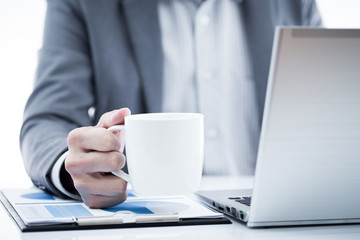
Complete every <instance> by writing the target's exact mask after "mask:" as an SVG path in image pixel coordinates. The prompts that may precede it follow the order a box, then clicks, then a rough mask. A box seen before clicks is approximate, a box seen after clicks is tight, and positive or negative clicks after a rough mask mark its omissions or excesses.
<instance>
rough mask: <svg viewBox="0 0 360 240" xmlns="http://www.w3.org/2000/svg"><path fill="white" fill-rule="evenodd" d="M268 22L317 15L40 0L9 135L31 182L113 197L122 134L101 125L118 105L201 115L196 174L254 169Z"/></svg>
mask: <svg viewBox="0 0 360 240" xmlns="http://www.w3.org/2000/svg"><path fill="white" fill-rule="evenodd" d="M278 25H304V26H310V25H311V26H319V25H321V18H320V16H319V13H318V11H317V8H316V4H315V2H314V1H313V0H206V1H202V0H107V1H96V0H61V1H60V0H49V1H48V8H47V15H46V21H45V30H44V39H43V46H42V49H41V50H40V52H39V63H38V69H37V74H36V79H35V85H34V90H33V93H32V94H31V96H30V98H29V100H28V103H27V105H26V108H25V112H24V122H23V126H22V129H21V136H20V144H21V150H22V155H23V159H24V164H25V168H26V170H27V172H28V174H29V176H30V177H31V179H32V181H33V183H34V184H35V185H36V186H38V187H39V188H41V189H44V190H46V191H48V192H51V193H52V194H55V195H58V196H60V197H71V198H77V199H80V198H81V199H82V200H83V201H84V202H85V203H86V204H87V205H88V206H90V207H94V208H100V207H107V206H113V205H115V204H118V203H121V202H122V201H124V200H125V199H126V183H125V182H124V181H123V180H121V179H119V178H117V177H115V176H113V175H112V174H109V172H111V171H114V170H119V169H121V168H123V167H124V166H125V156H124V155H123V153H122V149H123V145H124V144H123V140H122V138H121V136H118V135H114V134H112V133H110V132H109V131H107V130H106V129H107V128H108V127H110V126H112V125H116V124H121V123H123V121H124V117H125V116H126V115H129V114H130V110H131V112H132V113H146V112H201V113H204V115H205V162H204V171H203V172H204V174H226V175H252V174H254V169H255V164H256V152H257V146H258V141H259V134H260V125H261V119H262V111H263V107H264V99H265V90H266V85H267V75H268V70H269V63H270V56H271V49H272V41H273V37H274V31H275V28H276V26H278ZM154 137H155V136H154ZM189 167H191V166H189Z"/></svg>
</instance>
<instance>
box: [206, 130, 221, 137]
mask: <svg viewBox="0 0 360 240" xmlns="http://www.w3.org/2000/svg"><path fill="white" fill-rule="evenodd" d="M206 135H207V137H208V138H209V139H215V138H217V136H218V135H219V132H218V130H217V129H216V128H210V129H209V130H208V131H207V134H206Z"/></svg>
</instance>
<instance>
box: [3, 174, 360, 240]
mask: <svg viewBox="0 0 360 240" xmlns="http://www.w3.org/2000/svg"><path fill="white" fill-rule="evenodd" d="M239 186H241V187H251V186H252V179H251V178H224V177H211V178H209V177H207V178H204V180H203V182H202V186H201V189H202V190H205V189H225V188H228V189H231V188H236V187H239ZM0 236H1V239H11V240H18V239H22V240H45V239H46V240H48V239H51V240H60V239H61V240H68V239H69V240H95V239H96V240H97V239H101V240H115V239H116V240H117V239H196V240H200V239H206V240H211V239H214V240H219V239H237V240H241V239H266V240H271V239H277V240H281V239H284V240H285V239H286V240H291V239H316V240H319V239H360V224H359V225H336V226H320V227H288V228H268V229H266V228H264V229H249V228H247V227H246V226H245V225H244V224H242V223H239V222H237V221H233V224H225V225H201V226H184V227H153V228H128V229H106V230H80V231H54V232H32V233H21V232H20V230H19V228H18V227H17V225H16V224H15V223H14V222H13V220H12V219H11V218H10V217H9V216H8V215H7V213H6V211H5V210H4V208H3V207H0Z"/></svg>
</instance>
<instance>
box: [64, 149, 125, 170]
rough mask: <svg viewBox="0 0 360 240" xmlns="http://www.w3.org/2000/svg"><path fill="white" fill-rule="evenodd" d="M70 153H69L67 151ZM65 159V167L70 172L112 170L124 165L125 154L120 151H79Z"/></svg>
mask: <svg viewBox="0 0 360 240" xmlns="http://www.w3.org/2000/svg"><path fill="white" fill-rule="evenodd" d="M69 155H70V153H69ZM69 155H68V158H67V159H66V160H65V168H66V170H67V171H68V172H69V173H71V174H83V173H96V172H112V171H118V170H120V169H122V168H123V167H124V166H125V161H126V160H125V156H124V154H122V153H121V152H118V151H112V152H87V153H85V152H81V153H78V154H77V155H76V158H75V157H73V156H72V155H70V156H69Z"/></svg>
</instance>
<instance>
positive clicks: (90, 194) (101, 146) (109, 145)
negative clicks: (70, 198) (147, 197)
mask: <svg viewBox="0 0 360 240" xmlns="http://www.w3.org/2000/svg"><path fill="white" fill-rule="evenodd" d="M130 114H131V113H130V110H129V109H127V108H122V109H120V110H114V111H112V112H108V113H105V114H104V115H103V116H102V117H101V118H100V120H99V123H98V124H97V125H96V126H95V127H81V128H77V129H74V130H73V131H71V132H70V133H69V135H68V140H67V141H68V148H69V152H68V156H67V158H66V160H65V169H66V171H67V172H68V173H69V174H70V175H71V177H72V179H73V182H74V186H75V188H76V190H77V191H78V192H79V193H80V195H81V197H82V199H83V201H84V202H85V204H86V205H87V206H89V207H91V208H104V207H110V206H114V205H116V204H119V203H122V202H123V201H125V200H126V197H127V194H126V186H127V184H126V182H125V181H123V180H122V179H120V178H118V177H116V176H114V175H112V174H109V173H110V172H112V171H116V170H120V169H122V168H123V167H124V165H125V156H124V154H123V153H122V150H123V148H124V141H123V140H122V134H120V133H117V134H114V133H112V132H110V131H109V130H107V128H109V127H111V126H113V125H117V124H123V123H124V117H125V116H127V115H130Z"/></svg>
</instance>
